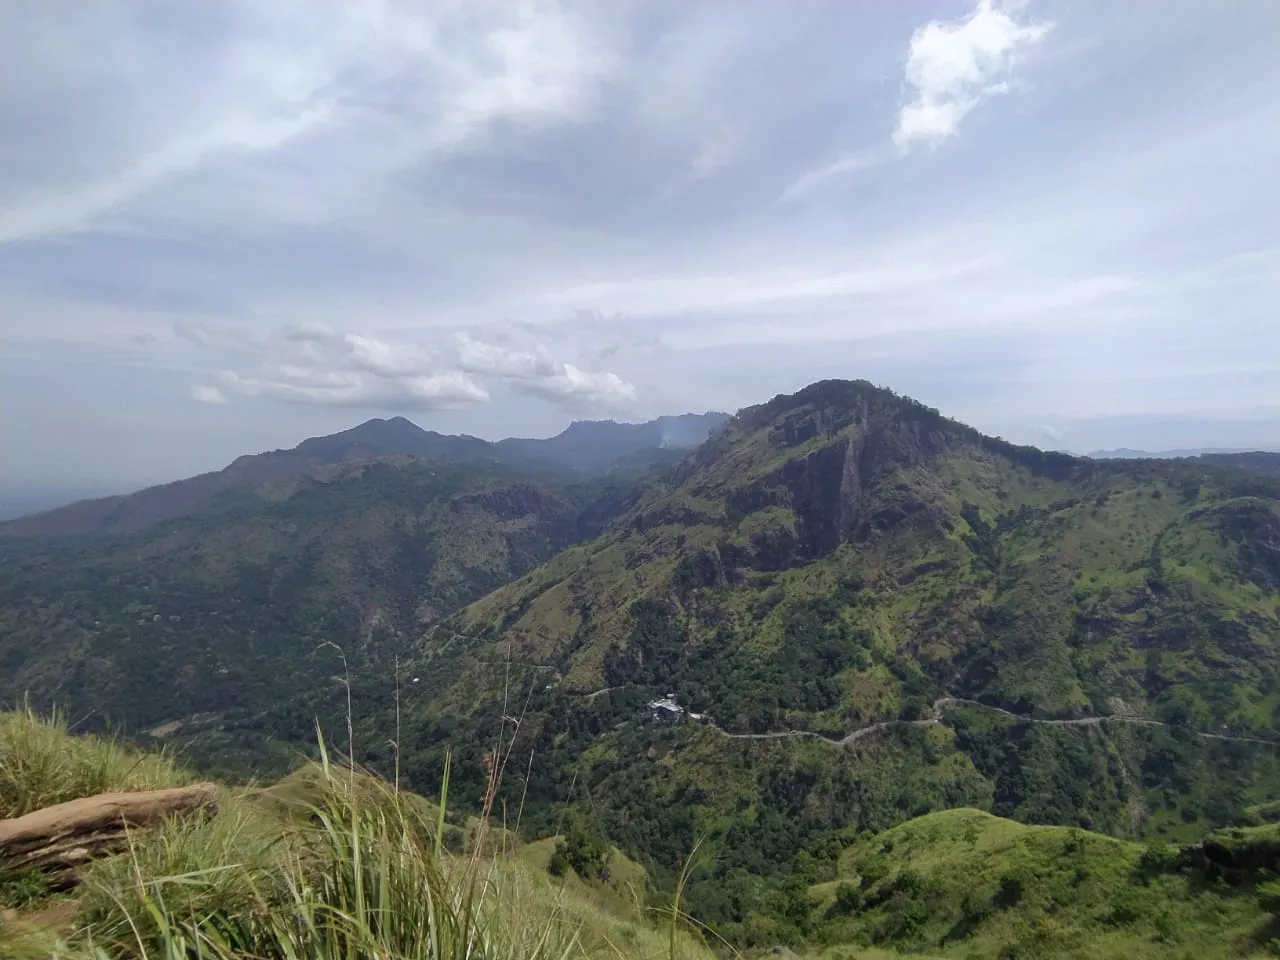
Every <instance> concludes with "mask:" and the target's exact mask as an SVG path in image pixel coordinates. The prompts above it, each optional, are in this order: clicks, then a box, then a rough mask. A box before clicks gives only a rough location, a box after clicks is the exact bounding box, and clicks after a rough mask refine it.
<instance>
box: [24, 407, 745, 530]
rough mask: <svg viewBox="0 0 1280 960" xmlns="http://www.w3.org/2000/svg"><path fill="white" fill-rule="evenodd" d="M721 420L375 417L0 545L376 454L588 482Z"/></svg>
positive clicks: (156, 513)
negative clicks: (502, 436)
mask: <svg viewBox="0 0 1280 960" xmlns="http://www.w3.org/2000/svg"><path fill="white" fill-rule="evenodd" d="M728 420H729V414H727V413H715V412H709V413H702V414H693V413H689V414H682V415H680V416H670V417H659V418H658V419H656V420H650V421H648V422H646V423H618V422H616V421H613V420H579V421H575V422H574V423H571V424H570V425H569V426H568V428H567V429H565V430H564V431H563V432H561V433H559V434H557V435H556V436H554V437H549V438H546V439H524V438H511V439H507V440H499V441H498V442H496V443H491V442H489V441H487V440H481V439H480V438H479V437H472V436H466V435H462V436H454V435H449V434H441V433H436V432H435V431H433V430H424V429H422V428H421V427H419V426H418V425H417V424H415V423H412V422H411V421H409V420H406V419H405V418H404V417H392V418H391V419H389V420H383V419H380V418H375V419H373V420H368V421H366V422H364V423H362V424H360V425H359V426H356V427H352V428H351V429H350V430H343V431H342V432H340V433H335V434H331V435H329V436H324V437H311V438H310V439H307V440H304V441H302V443H300V444H298V445H297V446H296V447H294V448H293V449H291V450H272V451H269V452H266V453H258V454H251V455H246V456H243V457H238V458H237V459H236V460H235V461H233V462H232V463H231V464H230V465H228V466H227V467H225V468H223V469H222V470H217V471H214V472H212V473H202V474H200V475H198V476H195V477H188V478H187V479H185V480H176V481H174V482H172V483H165V484H160V485H158V486H154V487H147V488H146V489H144V490H139V491H137V492H136V493H130V494H125V495H120V496H111V497H98V498H95V499H91V500H80V501H77V502H75V503H71V504H68V505H66V506H62V507H57V508H55V509H52V510H46V511H43V512H41V513H36V514H32V515H29V516H22V517H18V518H17V519H14V520H11V521H9V522H8V523H5V524H2V525H0V539H19V538H28V537H45V536H70V535H76V534H87V533H132V532H135V531H138V530H143V529H145V528H147V527H150V526H152V525H153V524H156V523H159V522H161V521H164V520H172V519H174V518H176V517H180V516H184V515H186V514H188V513H191V512H192V511H195V510H197V509H200V508H201V507H203V506H205V505H207V504H208V503H209V502H210V501H211V500H213V499H214V498H215V497H217V496H218V495H219V494H222V493H225V492H227V491H231V490H244V489H250V488H254V487H261V486H266V485H270V484H276V483H285V482H288V481H292V480H296V479H297V478H299V477H306V476H310V475H313V474H315V473H316V471H318V470H322V469H323V468H326V467H331V466H332V465H334V464H340V463H350V462H352V461H358V460H366V459H370V458H375V457H385V456H412V457H419V458H429V459H437V460H448V461H452V462H467V461H476V460H492V461H501V462H505V463H507V464H510V465H519V466H528V467H531V468H537V467H541V468H543V469H552V470H560V471H567V472H571V473H574V474H578V475H582V476H593V475H599V474H601V473H604V472H607V471H608V470H609V469H610V468H611V467H613V466H614V465H616V464H620V463H623V462H626V461H630V460H633V459H634V458H636V457H643V456H644V455H646V454H648V455H651V456H655V457H656V456H660V455H661V453H660V452H661V451H664V450H684V449H688V448H690V447H695V446H697V445H698V444H700V443H701V442H702V441H703V440H705V439H706V438H707V436H708V435H709V434H710V433H711V432H712V431H714V430H716V429H717V428H719V427H721V426H723V425H724V424H725V423H726V422H727V421H728Z"/></svg>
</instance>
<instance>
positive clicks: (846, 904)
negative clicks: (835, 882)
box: [832, 882, 862, 914]
mask: <svg viewBox="0 0 1280 960" xmlns="http://www.w3.org/2000/svg"><path fill="white" fill-rule="evenodd" d="M861 908H862V891H861V890H859V889H858V888H857V887H855V886H854V885H853V884H852V883H848V882H844V883H841V884H840V885H839V886H837V887H836V900H835V903H834V904H833V905H832V911H833V912H834V913H837V914H850V913H856V912H857V911H858V910H860V909H861Z"/></svg>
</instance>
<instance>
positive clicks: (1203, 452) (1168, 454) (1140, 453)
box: [1086, 447, 1280, 469]
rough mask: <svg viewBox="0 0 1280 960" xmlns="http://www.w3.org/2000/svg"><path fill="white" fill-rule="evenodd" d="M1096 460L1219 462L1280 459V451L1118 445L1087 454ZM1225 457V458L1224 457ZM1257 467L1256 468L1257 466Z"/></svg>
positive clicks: (1241, 448) (1242, 463) (1242, 462)
mask: <svg viewBox="0 0 1280 960" xmlns="http://www.w3.org/2000/svg"><path fill="white" fill-rule="evenodd" d="M1086 456H1088V457H1091V458H1092V459H1094V460H1181V459H1183V458H1185V457H1206V458H1212V459H1215V460H1216V461H1218V462H1223V463H1231V462H1233V461H1234V460H1239V461H1241V465H1244V461H1245V458H1249V457H1258V456H1260V457H1264V458H1277V459H1280V453H1273V452H1269V451H1262V450H1249V449H1247V448H1243V447H1200V448H1197V449H1193V450H1158V451H1155V452H1152V451H1150V450H1134V449H1132V448H1131V447H1117V448H1116V449H1114V450H1094V451H1093V452H1092V453H1088V454H1086ZM1224 458H1225V459H1224ZM1255 469H1256V468H1255Z"/></svg>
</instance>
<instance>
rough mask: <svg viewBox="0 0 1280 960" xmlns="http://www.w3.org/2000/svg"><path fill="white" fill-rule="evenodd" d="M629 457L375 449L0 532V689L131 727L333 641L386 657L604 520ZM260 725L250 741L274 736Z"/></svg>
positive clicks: (348, 651)
mask: <svg viewBox="0 0 1280 960" xmlns="http://www.w3.org/2000/svg"><path fill="white" fill-rule="evenodd" d="M638 475H639V474H638V472H637V471H631V472H628V473H618V474H615V475H613V476H612V477H610V478H605V479H601V480H595V481H586V482H581V481H577V480H573V479H572V478H568V477H566V476H565V475H564V474H562V473H557V472H554V471H550V470H546V469H543V470H540V471H532V470H530V469H528V468H517V467H508V466H505V465H503V464H501V463H497V462H494V461H488V462H472V463H452V462H448V461H435V460H419V459H416V458H412V457H392V458H386V457H384V458H380V459H375V460H364V461H356V462H353V463H345V464H338V465H333V466H330V467H327V468H325V470H323V471H321V472H319V473H318V474H316V475H314V476H308V477H303V478H293V479H290V480H287V481H282V482H280V483H276V484H271V485H266V486H259V487H255V488H253V489H251V490H245V491H229V492H225V493H223V494H222V495H220V496H219V497H218V498H217V499H216V500H214V501H213V502H212V503H211V504H210V505H209V506H208V508H206V509H204V510H203V511H201V512H200V513H198V514H194V515H192V516H188V517H183V518H180V519H177V520H171V521H168V522H166V523H163V524H159V525H156V526H153V527H150V528H148V529H147V530H144V531H141V532H139V533H135V534H131V535H121V536H115V537H94V538H79V539H70V540H63V541H35V542H27V543H13V544H9V545H8V546H7V547H6V548H5V549H4V552H3V556H2V557H0V703H10V704H12V703H14V702H16V701H17V700H19V699H20V698H22V697H24V696H29V697H30V698H31V700H32V702H33V703H36V704H37V705H41V706H44V707H48V706H51V705H53V704H55V703H56V704H57V705H59V706H61V707H63V708H65V709H66V710H67V711H68V712H69V713H72V714H74V715H75V716H76V717H77V718H80V717H84V718H85V720H86V723H88V724H89V725H90V726H91V727H93V726H97V727H101V726H102V725H103V724H104V723H110V724H111V725H113V726H114V727H116V728H117V729H124V730H128V731H132V732H139V731H142V730H145V729H149V728H154V727H157V726H158V727H160V728H161V730H162V732H163V731H167V732H170V733H172V732H173V731H174V730H175V729H177V728H178V725H179V724H185V726H184V728H183V729H184V730H186V731H188V732H189V731H190V730H193V729H199V728H202V727H203V728H208V727H210V726H213V727H217V726H218V725H220V724H221V722H222V718H223V717H224V716H238V717H246V716H248V717H252V716H256V715H258V713H259V712H260V711H262V710H263V709H265V708H266V707H268V706H269V705H271V704H273V703H275V702H277V701H279V700H281V699H283V698H287V697H290V696H293V695H295V694H296V693H297V692H298V691H300V690H303V691H305V690H314V689H316V688H324V687H328V686H330V685H331V684H332V683H333V682H334V681H333V678H334V677H335V676H337V677H339V678H340V677H341V676H342V674H343V672H344V668H343V662H342V655H341V654H339V652H338V651H337V650H336V649H334V648H333V647H331V646H324V644H325V643H327V642H332V643H336V644H340V645H341V647H342V648H343V651H344V653H345V656H346V658H347V661H348V665H349V667H350V669H351V670H358V669H360V668H361V667H363V666H367V665H370V664H379V663H385V664H387V665H388V666H389V665H390V664H391V663H392V661H393V658H394V656H395V655H396V653H397V651H403V650H404V649H405V648H407V646H408V645H409V644H410V643H411V642H412V641H413V639H414V638H416V637H417V636H418V634H419V632H420V631H421V629H422V625H423V624H427V623H430V622H432V621H434V620H438V619H439V618H441V617H442V616H443V615H445V614H447V613H450V612H451V611H453V610H455V609H457V608H458V607H460V606H462V605H463V604H465V603H467V602H469V601H472V600H474V599H476V598H478V597H480V596H483V595H484V594H485V593H487V592H488V591H490V590H492V589H493V588H495V587H497V586H500V585H502V584H504V583H506V582H507V581H509V580H511V579H512V578H513V577H516V576H518V575H520V574H523V573H526V572H528V571H529V570H531V569H533V568H534V567H536V566H537V565H538V564H539V563H541V562H542V561H544V560H547V559H549V558H550V557H551V556H553V555H554V554H555V553H556V552H557V551H559V550H560V549H562V548H563V547H565V546H567V545H569V544H572V543H575V542H577V541H579V540H582V539H583V538H585V537H589V536H592V535H594V534H595V533H597V532H598V531H599V530H601V529H602V528H603V526H604V525H605V524H606V523H607V522H608V521H609V519H610V517H611V516H612V515H613V514H614V513H616V512H617V511H618V510H619V509H622V507H623V506H624V505H625V504H626V502H627V498H628V497H630V496H634V495H636V493H635V484H636V482H637V481H636V478H637V476H638ZM193 718H195V719H194V721H193ZM264 732H265V733H266V734H267V736H268V737H270V736H271V734H272V731H269V730H267V731H263V730H262V729H261V728H259V732H258V733H257V734H256V735H255V736H254V737H253V738H252V739H253V740H254V741H255V742H253V743H247V744H246V748H247V749H249V751H250V753H251V754H254V755H256V756H258V757H259V758H261V757H264V756H270V755H272V754H273V753H277V754H279V753H280V751H274V750H273V749H272V748H271V746H270V744H269V743H264V742H263V741H264V737H263V735H262V734H263V733H264ZM303 739H307V737H306V736H305V735H304V736H303ZM286 752H287V753H289V754H290V755H291V754H292V748H290V750H289V751H286Z"/></svg>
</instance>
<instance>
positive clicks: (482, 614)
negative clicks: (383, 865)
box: [272, 381, 1280, 943]
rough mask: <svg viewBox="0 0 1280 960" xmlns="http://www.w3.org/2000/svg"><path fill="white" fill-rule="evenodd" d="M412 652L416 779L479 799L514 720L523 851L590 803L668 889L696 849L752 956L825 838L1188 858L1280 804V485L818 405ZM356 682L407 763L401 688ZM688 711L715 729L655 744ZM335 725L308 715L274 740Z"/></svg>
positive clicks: (732, 437) (294, 710) (699, 454)
mask: <svg viewBox="0 0 1280 960" xmlns="http://www.w3.org/2000/svg"><path fill="white" fill-rule="evenodd" d="M419 650H420V652H419V654H418V656H417V658H416V659H415V661H414V662H413V666H412V668H411V669H412V670H413V671H414V674H415V676H416V677H418V678H419V679H420V681H421V682H420V683H419V684H418V685H416V687H415V689H414V691H413V694H412V698H411V700H410V701H409V702H407V704H406V706H405V720H404V724H405V731H406V733H405V736H404V740H403V741H402V742H403V743H404V744H405V745H406V746H405V748H404V750H403V751H402V753H401V756H400V762H401V765H402V770H404V771H405V775H406V776H407V777H409V778H410V779H411V780H413V781H415V782H422V783H429V782H432V780H433V778H434V779H438V778H439V776H440V773H441V770H442V764H443V758H444V750H445V745H446V744H450V745H452V749H453V751H454V756H455V765H454V768H453V776H454V787H453V789H455V790H456V791H457V792H458V795H459V796H464V797H467V796H469V797H471V798H473V799H477V800H478V798H479V797H480V796H481V795H482V794H483V793H484V791H485V789H486V780H485V774H484V767H483V766H482V765H481V764H480V763H479V761H478V758H479V756H480V755H481V754H482V753H483V751H484V750H486V749H491V748H492V744H493V743H494V742H495V737H496V736H497V735H498V731H506V733H507V735H508V736H512V735H514V737H515V739H514V740H513V744H514V745H513V746H512V748H511V749H512V750H513V752H514V753H515V754H516V755H517V756H519V757H520V762H519V764H518V765H519V766H520V768H521V769H520V771H517V772H516V773H515V774H510V773H509V774H508V778H507V781H506V788H505V789H506V790H508V791H509V792H507V793H504V795H503V798H502V799H504V800H505V801H506V802H507V803H509V804H511V805H512V806H513V807H514V805H516V804H521V806H522V808H523V810H524V818H525V823H526V824H528V825H529V827H530V829H534V830H537V829H551V828H552V827H553V826H554V823H555V818H556V816H557V812H556V811H558V810H560V809H562V806H563V805H564V804H566V803H572V804H573V805H574V806H575V807H579V808H581V807H586V808H588V809H590V810H591V811H592V816H593V818H594V819H595V823H596V825H597V826H598V828H599V829H600V831H601V832H602V833H603V834H604V835H605V836H606V837H607V838H609V839H610V840H611V841H612V842H615V843H617V844H619V845H620V846H621V847H623V848H624V849H626V850H628V851H630V852H631V853H633V854H634V855H636V856H639V857H641V858H642V859H643V860H644V861H645V862H647V863H649V864H651V865H653V867H654V869H655V870H657V871H659V872H660V871H661V870H663V869H673V868H674V866H675V864H676V863H677V862H678V861H679V860H680V858H681V857H682V856H683V855H684V854H686V853H687V851H688V850H689V849H690V848H691V847H692V845H693V844H694V842H695V838H697V837H698V836H702V837H704V838H705V849H706V850H707V851H708V853H709V855H710V856H712V857H714V858H715V866H714V871H713V874H712V876H713V877H714V880H713V881H710V882H709V884H708V885H707V886H704V887H703V888H702V889H700V890H697V891H692V892H691V893H690V898H691V899H690V905H691V908H693V907H694V906H696V907H697V909H696V910H695V913H696V914H697V915H699V916H700V917H701V918H703V919H705V920H706V921H707V922H710V923H713V924H714V925H715V926H716V929H717V930H719V931H720V932H721V933H722V934H724V935H725V936H728V937H730V938H731V939H734V940H735V941H737V942H744V943H746V942H753V938H755V937H756V936H757V935H758V931H759V930H762V929H771V927H770V925H771V924H773V925H777V924H779V923H782V922H783V919H782V918H783V916H784V914H785V913H786V910H787V909H790V908H787V907H786V906H785V904H783V903H782V902H781V901H780V900H779V898H784V892H785V891H786V890H787V889H790V887H788V884H794V883H797V882H799V881H798V878H797V876H796V873H795V871H796V866H795V865H796V863H797V862H800V861H798V859H797V858H800V855H801V854H802V853H803V852H804V851H810V855H811V856H816V855H817V853H816V852H815V851H819V850H821V849H824V848H823V844H824V843H827V841H828V839H829V838H830V837H831V836H832V835H833V834H832V832H833V831H838V830H843V829H856V830H860V831H867V830H883V829H886V828H889V827H891V826H893V825H894V824H895V823H898V822H902V821H903V820H905V819H907V818H909V817H911V816H916V815H921V814H925V813H928V812H930V811H931V810H938V809H945V808H949V807H956V806H973V807H978V808H981V809H985V810H989V811H991V812H993V813H996V814H998V815H1000V816H1006V817H1011V818H1014V819H1017V820H1020V821H1023V822H1029V823H1043V824H1057V825H1064V826H1079V827H1085V828H1088V829H1092V830H1095V831H1100V832H1102V833H1106V834H1110V835H1113V836H1117V837H1128V838H1135V837H1167V838H1171V839H1179V838H1189V837H1191V836H1192V835H1194V834H1196V833H1197V832H1202V831H1204V830H1206V829H1209V828H1211V827H1213V826H1218V825H1221V824H1223V823H1225V822H1227V821H1228V820H1229V819H1230V818H1231V816H1232V815H1233V814H1234V812H1235V811H1236V810H1237V809H1238V808H1239V807H1240V806H1241V805H1243V804H1245V803H1247V802H1259V801H1261V800H1264V799H1268V798H1270V797H1273V796H1276V795H1277V794H1280V762H1278V760H1277V751H1276V749H1275V747H1274V746H1273V745H1271V741H1274V740H1280V717H1278V716H1277V704H1280V479H1277V478H1275V477H1271V476H1267V475H1264V474H1259V473H1252V472H1247V471H1243V470H1238V469H1225V468H1221V467H1218V466H1216V465H1214V464H1212V463H1206V462H1203V461H1198V460H1188V461H1114V462H1103V461H1094V460H1088V459H1080V458H1075V457H1071V456H1068V455H1065V454H1050V453H1043V452H1041V451H1039V450H1035V449H1032V448H1027V447H1018V446H1014V445H1012V444H1009V443H1006V442H1004V441H1001V440H998V439H993V438H990V437H985V436H983V435H981V434H980V433H978V432H977V431H975V430H973V429H971V428H969V427H966V426H964V425H962V424H959V423H956V422H955V421H952V420H949V419H947V418H945V417H943V416H942V415H941V414H939V413H938V412H937V411H935V410H932V409H929V408H926V407H924V406H921V405H920V404H917V403H914V402H912V401H909V400H906V399H904V398H901V397H898V396H895V395H894V394H892V393H890V392H888V391H885V390H881V389H878V388H876V387H873V386H872V385H870V384H866V383H861V382H852V383H851V382H840V381H829V382H823V383H818V384H814V385H812V386H811V387H808V388H806V389H805V390H802V391H800V392H799V393H797V394H795V395H791V396H781V397H777V398H775V399H774V400H772V401H770V402H768V403H766V404H762V405H760V406H757V407H752V408H748V409H746V410H743V411H741V412H740V413H739V414H738V415H737V416H736V417H735V418H734V419H733V420H732V421H731V422H730V423H728V424H727V425H726V427H725V428H724V429H723V430H721V431H720V432H718V433H717V434H716V435H715V436H714V437H713V438H712V439H711V440H710V441H708V442H707V443H706V444H704V445H703V446H702V447H700V448H699V449H698V450H697V451H696V452H695V453H693V454H692V455H691V456H690V457H688V458H687V459H686V460H685V461H684V462H683V464H682V465H681V466H679V467H678V468H677V469H676V471H675V472H674V473H673V474H672V475H671V476H670V477H669V478H668V479H667V480H666V481H665V482H663V483H662V484H660V485H656V486H655V487H654V488H653V489H652V490H651V492H650V493H649V494H648V495H647V496H646V497H645V498H643V499H642V500H641V501H639V502H638V503H637V504H636V505H635V506H634V507H632V508H630V509H629V510H628V511H626V512H624V513H622V514H621V515H620V516H619V517H618V519H617V520H616V521H615V522H614V523H613V525H612V526H611V528H610V529H608V530H607V531H606V532H604V533H603V534H602V535H601V536H600V537H598V538H597V539H595V540H593V541H590V542H587V543H584V544H581V545H578V546H574V547H571V548H569V549H568V550H566V551H564V552H562V553H561V554H559V555H558V556H557V557H555V558H554V559H552V560H551V561H549V562H548V563H546V564H545V565H543V566H541V567H539V568H537V569H536V570H533V571H532V572H530V573H528V574H525V575H524V576H522V577H520V578H518V579H516V580H514V581H513V582H512V583H510V584H508V585H506V586H504V587H501V588H500V589H498V590H497V591H495V592H494V593H492V594H490V595H489V596H487V597H485V598H483V599H481V600H479V601H477V602H476V603H475V604H473V605H471V606H469V607H467V608H465V609H464V610H462V611H460V612H459V613H458V614H456V615H455V616H453V617H451V618H448V619H447V620H446V621H444V622H443V623H442V624H441V625H439V626H437V627H435V628H432V629H429V630H428V631H427V632H426V635H425V637H424V639H423V641H422V644H421V646H420V648H419ZM356 686H357V698H358V700H359V702H360V703H361V704H362V705H363V706H362V710H363V711H368V712H367V713H366V715H365V719H364V720H363V721H362V726H361V728H360V729H361V731H362V732H361V734H360V736H361V739H362V742H364V743H365V744H367V745H368V746H367V749H368V750H369V751H370V752H371V754H372V756H373V757H374V758H375V762H382V763H388V762H389V760H390V757H389V755H388V754H386V753H385V752H384V753H383V755H382V757H381V758H380V760H379V759H378V750H379V748H378V747H377V746H376V743H378V742H380V741H381V740H383V739H385V737H386V734H385V731H386V729H387V728H388V724H389V716H388V715H387V713H386V711H385V708H379V707H378V704H379V703H380V702H381V703H387V702H390V700H391V695H392V690H393V685H392V680H391V678H390V677H389V676H388V675H386V674H385V673H383V674H381V675H369V676H365V677H362V678H360V679H359V681H358V683H357V685H356ZM668 694H670V695H672V696H674V699H675V701H676V703H678V704H679V705H680V706H682V707H683V708H684V709H685V711H686V713H685V714H684V716H686V717H688V716H691V715H694V714H696V715H699V716H700V717H701V718H702V719H701V720H700V721H694V722H688V723H677V724H674V725H665V724H652V723H646V722H645V717H646V711H645V704H646V702H647V701H650V700H653V699H655V698H661V697H665V696H666V695H668ZM664 709H665V708H664ZM340 710H341V701H340V700H338V699H337V698H335V697H329V698H328V700H327V702H326V698H325V697H310V698H303V699H302V701H300V702H299V703H296V704H293V705H291V706H285V705H282V706H281V709H280V711H279V713H278V715H277V716H276V717H275V718H274V719H273V720H272V724H273V729H279V730H291V731H292V734H291V735H293V736H297V737H302V736H304V735H305V732H306V730H307V722H308V720H309V718H311V717H314V716H316V715H320V716H323V717H327V718H328V720H327V721H326V722H327V723H328V724H330V726H332V727H333V728H335V729H340V727H338V726H337V725H338V724H340V722H341V720H340V717H341V712H340ZM380 710H381V712H380ZM650 712H651V713H652V714H653V715H654V716H662V715H664V714H663V710H662V709H657V708H655V709H654V710H653V711H650ZM666 715H667V716H675V715H676V714H673V713H672V712H671V711H667V713H666ZM1102 718H1108V719H1105V720H1104V719H1102ZM1214 738H1221V739H1214ZM468 757H470V758H476V759H473V760H471V761H470V762H469V763H468V762H467V761H466V760H465V759H464V758H468ZM526 763H527V771H526V770H525V765H526ZM802 859H803V858H801V860H802ZM784 899H785V898H784ZM753 931H756V932H753Z"/></svg>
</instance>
